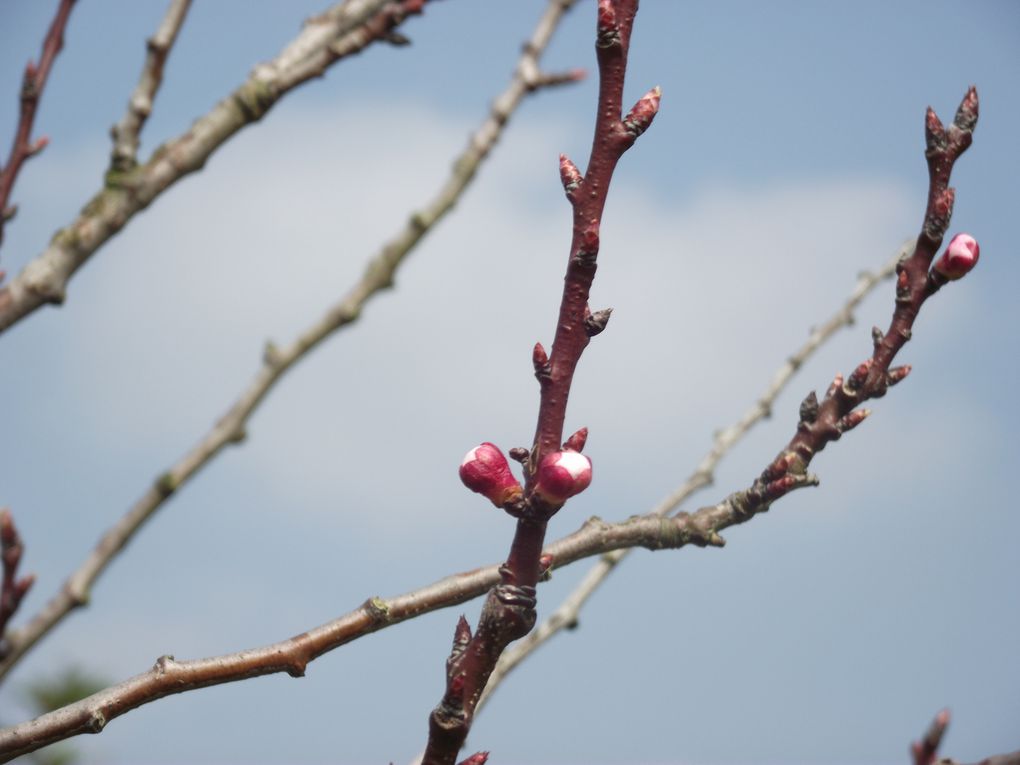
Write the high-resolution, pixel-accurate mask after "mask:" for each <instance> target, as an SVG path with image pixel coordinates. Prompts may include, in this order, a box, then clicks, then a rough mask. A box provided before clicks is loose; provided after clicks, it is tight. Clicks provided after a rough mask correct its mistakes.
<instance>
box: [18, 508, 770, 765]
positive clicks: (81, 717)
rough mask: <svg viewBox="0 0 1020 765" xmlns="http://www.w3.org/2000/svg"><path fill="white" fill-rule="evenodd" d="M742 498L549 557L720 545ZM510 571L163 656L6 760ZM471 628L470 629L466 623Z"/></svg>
mask: <svg viewBox="0 0 1020 765" xmlns="http://www.w3.org/2000/svg"><path fill="white" fill-rule="evenodd" d="M742 494H743V492H739V493H738V494H735V495H731V496H730V497H727V498H726V499H724V500H723V501H722V502H720V503H718V504H716V505H709V506H707V507H703V508H701V509H700V510H698V511H697V512H694V513H681V514H680V515H678V516H677V517H674V518H659V517H656V516H639V517H633V518H630V519H628V520H626V521H623V522H621V523H616V524H611V523H606V522H605V521H603V520H601V519H600V518H595V517H592V518H589V519H588V520H587V521H585V522H584V524H583V525H582V526H581V527H580V528H579V529H578V530H577V531H575V532H574V533H573V534H570V535H569V536H566V537H564V538H563V539H560V540H558V541H557V542H554V543H552V544H550V545H549V546H548V547H546V549H545V553H544V556H543V557H545V556H548V558H549V559H552V560H555V561H556V565H557V567H562V566H567V565H569V564H571V563H573V562H575V561H578V560H581V559H583V558H589V557H591V556H593V555H601V554H603V553H607V552H612V551H613V550H619V549H623V548H627V547H644V548H646V549H648V550H666V549H679V548H681V547H686V546H687V545H692V544H693V545H695V546H697V547H705V546H710V545H719V544H721V538H720V537H719V536H718V533H717V532H718V531H721V530H723V529H725V528H727V527H729V526H733V525H736V524H740V523H744V522H746V521H748V520H750V519H751V518H752V517H753V515H754V513H753V512H746V509H745V506H744V505H743V504H741V495H742ZM504 568H505V567H504V566H495V565H493V566H487V567H485V568H479V569H474V570H471V571H465V572H462V573H459V574H453V575H451V576H448V577H445V578H444V579H440V580H439V581H437V582H434V583H433V584H431V585H428V586H426V587H422V588H420V589H417V590H413V591H411V592H408V593H405V594H403V595H398V596H396V597H392V598H380V597H373V598H369V599H368V600H366V601H365V602H364V603H363V604H362V605H361V606H359V607H358V608H356V609H355V610H353V611H351V612H349V613H347V614H345V615H343V616H341V617H339V618H338V619H334V620H333V621H330V622H327V623H326V624H323V625H321V626H318V627H314V628H312V629H310V630H306V631H304V632H301V633H300V634H298V635H295V636H294V637H291V638H289V639H286V640H282V641H280V642H277V643H273V644H270V645H266V646H262V647H259V648H252V649H248V650H244V651H239V652H237V653H232V654H225V655H222V656H214V657H210V658H205V659H195V660H190V661H175V660H174V659H173V658H172V657H160V659H159V660H157V662H156V664H155V665H154V666H153V668H152V669H150V670H149V671H148V672H144V673H142V674H140V675H136V676H135V677H132V678H130V679H128V680H125V681H124V682H122V683H119V684H117V685H114V686H110V687H109V688H106V689H104V690H102V691H100V692H98V693H96V694H93V695H92V696H89V697H88V698H85V699H82V700H81V701H79V702H76V703H75V704H71V705H69V706H66V707H63V708H61V709H58V710H55V711H53V712H50V713H48V714H45V715H42V716H41V717H38V718H36V719H34V720H30V721H28V722H24V723H20V724H18V725H14V726H11V727H9V728H5V729H3V730H0V762H7V761H9V760H11V759H13V758H14V757H17V756H19V755H21V754H25V753H27V752H31V751H35V750H36V749H40V748H41V747H43V746H48V745H49V744H52V743H56V742H57V741H62V740H64V739H67V738H70V737H72V736H76V735H79V734H82V733H98V732H100V731H101V730H102V729H103V727H104V726H105V725H106V723H108V722H109V721H110V720H113V719H114V718H116V717H120V716H121V715H123V714H125V713H126V712H129V711H130V710H132V709H135V708H136V707H139V706H142V705H143V704H148V703H150V702H153V701H156V700H157V699H161V698H163V697H164V696H169V695H171V694H175V693H184V692H186V691H192V690H197V689H199V688H205V687H208V686H212V685H220V684H222V683H230V682H236V681H239V680H246V679H248V678H251V677H260V676H262V675H269V674H275V673H280V672H286V673H287V674H289V675H291V676H292V677H300V676H302V675H303V674H304V672H305V668H306V667H307V665H308V664H309V663H310V662H312V661H314V660H315V659H317V658H318V657H319V656H322V655H323V654H325V653H328V652H329V651H332V650H334V649H336V648H339V647H340V646H342V645H345V644H347V643H350V642H352V641H354V640H357V639H358V638H360V637H364V636H365V635H369V634H371V633H373V632H377V631H379V630H381V629H384V628H386V627H390V626H393V625H395V624H399V623H400V622H404V621H407V620H409V619H414V618H417V617H419V616H422V615H423V614H426V613H430V612H432V611H436V610H439V609H441V608H448V607H450V606H456V605H460V604H462V603H466V602H468V601H469V600H473V599H474V598H477V597H478V596H480V595H482V594H484V593H486V592H488V591H490V590H491V589H492V588H493V587H494V585H496V584H498V583H499V582H500V581H502V578H501V570H503V569H504ZM465 624H466V623H465Z"/></svg>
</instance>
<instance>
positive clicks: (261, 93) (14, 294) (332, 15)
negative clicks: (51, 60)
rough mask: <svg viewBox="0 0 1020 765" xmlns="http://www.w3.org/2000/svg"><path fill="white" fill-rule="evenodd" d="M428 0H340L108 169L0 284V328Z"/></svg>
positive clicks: (56, 294) (57, 299)
mask: <svg viewBox="0 0 1020 765" xmlns="http://www.w3.org/2000/svg"><path fill="white" fill-rule="evenodd" d="M426 2H427V0H345V2H342V3H339V4H337V5H335V6H333V7H332V8H331V9H329V10H328V11H326V12H325V13H323V14H321V15H319V16H316V17H314V18H312V19H309V20H308V21H307V22H306V23H305V26H304V29H303V30H302V31H301V33H300V34H299V35H298V36H297V37H296V38H295V39H294V40H293V41H292V42H291V43H290V44H289V45H288V46H287V47H286V48H285V49H284V50H283V51H282V52H281V53H280V55H279V56H277V57H276V58H275V59H273V60H272V61H269V62H268V63H265V64H261V65H260V66H257V67H256V68H255V70H254V71H253V72H252V74H251V76H250V77H249V78H248V79H247V80H246V81H245V82H244V83H243V84H242V85H241V86H240V87H239V88H237V90H235V91H234V92H233V93H231V94H230V95H229V96H227V97H226V98H224V99H223V100H222V101H220V102H219V103H218V104H217V105H216V106H215V107H213V109H212V111H210V112H209V113H208V114H206V115H205V116H203V117H201V118H199V119H198V120H197V121H196V122H195V123H194V124H193V125H192V126H191V127H190V128H189V129H188V130H187V131H186V132H184V133H183V134H182V135H180V136H178V137H177V138H174V139H173V140H171V141H169V142H167V143H165V144H163V145H162V146H160V147H159V148H157V149H156V150H155V151H154V152H153V154H152V156H151V157H150V158H149V160H148V161H147V162H146V163H144V164H141V165H137V166H134V167H132V168H131V169H130V170H118V169H113V170H110V171H109V172H107V174H106V178H105V181H104V185H103V188H102V189H100V190H99V191H98V192H97V193H96V194H95V195H94V196H93V197H92V199H91V200H90V201H89V202H88V204H86V205H85V207H84V208H83V209H82V211H81V213H80V214H79V215H78V217H77V218H76V219H75V220H74V221H73V222H72V223H71V224H69V225H68V226H66V227H65V228H63V229H61V230H60V231H58V232H57V233H56V234H54V236H53V239H52V240H51V241H50V244H49V247H47V248H46V250H44V251H43V252H42V253H40V254H39V255H38V256H36V257H35V258H34V259H32V260H31V261H30V262H29V263H28V264H27V265H26V266H25V268H24V269H22V271H21V273H19V274H18V275H17V276H16V277H15V278H13V279H12V280H11V281H10V283H9V284H7V285H6V286H5V287H3V288H0V331H3V330H5V329H7V328H8V327H10V326H11V325H13V324H15V323H16V322H18V321H19V320H21V319H23V318H24V317H25V316H27V315H29V314H30V313H32V312H33V311H35V310H36V309H37V308H39V307H40V306H42V305H45V304H47V303H50V304H55V305H59V304H60V303H62V302H63V301H64V297H65V295H66V291H67V283H68V281H70V279H71V277H72V276H73V275H74V274H75V272H77V270H78V269H79V268H81V267H82V266H83V265H85V263H86V262H87V261H88V259H89V258H91V257H92V255H93V253H95V252H96V250H98V249H99V248H100V247H101V246H102V245H103V244H105V243H106V242H107V241H108V240H109V239H110V237H112V236H113V235H114V234H116V233H117V232H118V231H120V230H121V229H122V228H123V227H124V226H125V225H127V223H128V221H130V220H131V219H132V218H133V217H134V216H135V215H136V214H137V213H138V212H140V211H141V210H143V209H145V208H146V207H148V206H149V205H150V204H152V202H154V201H155V200H156V199H157V198H158V197H159V196H160V195H161V194H162V193H163V192H164V191H166V190H167V189H168V188H169V187H170V186H172V185H173V184H175V183H176V182H177V181H179V180H180V179H181V178H183V177H185V176H186V175H188V174H190V173H193V172H195V171H197V170H200V169H201V168H202V167H203V165H205V163H206V161H207V160H208V159H209V157H210V156H211V155H212V153H213V152H214V151H216V149H218V148H219V147H220V146H221V145H223V143H224V142H226V141H227V140H228V139H229V138H231V137H232V136H233V135H234V134H236V133H237V132H238V131H239V130H241V128H243V127H246V126H247V125H251V124H252V123H254V122H257V121H258V120H259V119H261V118H262V117H263V116H264V115H265V114H266V112H268V111H269V110H270V109H271V108H272V107H273V105H274V104H275V103H276V102H277V101H278V100H279V99H280V98H281V97H282V96H284V95H285V94H287V93H289V92H290V91H291V90H293V89H294V88H296V87H297V86H298V85H301V84H302V83H304V82H307V81H308V80H309V79H311V78H313V77H318V76H320V75H322V73H323V72H325V70H326V69H327V68H328V67H329V66H331V65H332V64H334V63H335V62H336V61H338V60H340V59H341V58H344V57H347V56H350V55H353V54H355V53H358V52H360V51H361V50H363V49H364V48H365V47H367V46H368V45H369V44H371V43H372V42H375V41H377V40H382V41H387V40H388V38H389V36H390V34H391V33H392V32H393V30H394V29H395V28H396V27H397V26H399V25H400V24H401V23H402V22H403V21H404V20H405V19H406V18H407V17H408V16H409V15H411V14H416V13H421V11H422V8H423V7H424V4H425V3H426Z"/></svg>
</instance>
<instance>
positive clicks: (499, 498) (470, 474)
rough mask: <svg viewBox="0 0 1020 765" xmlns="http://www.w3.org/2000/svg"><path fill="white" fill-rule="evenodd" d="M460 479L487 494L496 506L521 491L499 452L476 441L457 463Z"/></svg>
mask: <svg viewBox="0 0 1020 765" xmlns="http://www.w3.org/2000/svg"><path fill="white" fill-rule="evenodd" d="M460 480H461V481H463V483H464V485H465V486H467V487H468V488H469V489H471V491H474V492H478V493H479V494H482V495H483V496H485V497H487V498H488V500H489V501H490V502H492V504H494V505H495V506H496V507H503V505H505V504H506V503H507V502H512V501H513V500H516V499H519V498H520V496H521V494H522V493H523V490H522V489H521V485H520V483H518V481H517V479H516V478H514V476H513V473H511V472H510V465H509V464H507V461H506V457H504V456H503V452H501V451H500V450H499V447H498V446H496V445H495V444H490V443H488V442H486V443H484V444H479V445H478V446H476V447H475V448H474V449H472V450H471V451H469V452H468V453H467V454H466V455H464V460H463V461H462V462H461V463H460Z"/></svg>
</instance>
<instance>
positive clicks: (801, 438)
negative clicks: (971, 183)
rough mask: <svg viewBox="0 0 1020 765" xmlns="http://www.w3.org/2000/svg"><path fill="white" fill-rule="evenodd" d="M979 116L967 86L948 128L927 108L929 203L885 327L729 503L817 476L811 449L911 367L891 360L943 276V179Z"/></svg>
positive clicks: (746, 505)
mask: <svg viewBox="0 0 1020 765" xmlns="http://www.w3.org/2000/svg"><path fill="white" fill-rule="evenodd" d="M977 118H978V96H977V90H976V89H975V88H974V87H973V86H972V87H971V88H970V89H968V91H967V94H966V95H965V96H964V98H963V101H962V102H961V103H960V107H959V109H958V110H957V112H956V117H955V119H954V120H953V123H952V125H950V126H949V128H948V129H946V128H944V127H943V126H942V123H941V122H939V119H938V117H937V116H935V112H934V111H933V110H932V109H931V107H929V108H928V112H927V115H926V118H925V136H926V141H927V148H926V151H925V157H926V158H927V160H928V179H929V182H928V203H927V208H926V211H925V216H924V223H923V225H922V227H921V233H920V235H919V236H918V238H917V244H916V245H915V247H914V250H913V252H912V253H911V254H910V255H909V256H907V257H905V258H904V259H903V260H901V261H900V263H899V264H898V265H897V266H896V274H897V280H896V307H895V310H894V311H893V317H892V321H891V322H890V324H889V328H888V329H887V330H886V331H885V332H884V333H883V332H882V331H881V330H880V329H879V328H878V327H875V328H874V329H872V339H873V342H874V350H873V353H872V355H871V357H870V358H868V359H865V361H864V362H862V363H861V364H859V365H858V366H857V368H856V369H855V370H854V371H853V372H852V373H851V374H850V375H849V376H848V377H847V378H846V379H845V380H844V378H843V376H842V375H836V378H835V379H834V380H833V381H832V384H831V385H830V386H829V389H828V391H827V392H826V394H825V396H824V398H823V400H822V401H821V402H819V400H818V397H817V396H816V394H815V392H814V391H812V392H811V393H809V394H808V396H807V398H805V399H804V401H803V403H802V404H801V406H800V421H799V422H798V424H797V433H796V434H795V435H794V436H793V438H792V439H791V440H790V442H789V443H788V444H787V446H786V447H785V448H784V449H783V450H782V451H781V452H780V453H779V455H778V456H777V457H776V459H775V460H774V461H773V462H772V464H771V465H769V466H768V467H767V468H766V469H765V471H764V472H763V473H762V474H761V476H759V477H758V478H757V479H756V480H755V481H754V483H753V484H752V485H751V487H750V488H749V489H747V490H745V491H743V492H737V493H736V494H734V495H731V497H730V498H729V499H728V500H727V501H733V502H735V504H736V506H737V508H738V509H739V510H740V512H742V513H747V514H754V513H758V512H764V511H765V510H767V509H768V508H769V505H770V504H771V503H772V502H773V501H774V500H775V499H778V498H779V497H781V496H783V495H784V494H786V493H787V492H789V491H790V490H791V489H795V488H798V487H801V486H805V485H810V484H814V483H817V480H818V479H817V478H815V477H814V476H812V475H810V474H809V473H808V472H807V468H808V465H809V464H810V463H811V460H812V459H813V458H814V456H815V455H816V454H817V453H818V452H820V451H821V450H822V449H824V448H825V446H826V445H827V444H828V443H829V442H830V441H835V440H837V439H839V438H840V436H842V435H843V433H845V432H846V431H848V430H851V429H852V428H854V427H856V426H857V425H859V424H860V423H861V422H862V421H863V420H864V419H865V418H866V417H867V416H868V414H870V412H869V411H868V410H867V409H860V408H858V407H859V406H860V405H861V404H863V403H864V402H866V401H868V400H870V399H875V398H880V397H882V396H884V395H885V394H886V391H887V390H888V389H889V388H890V387H891V386H893V385H895V384H896V383H898V382H900V381H901V380H903V379H904V378H905V377H906V376H907V375H908V374H909V373H910V367H909V366H901V367H892V366H891V364H892V361H893V359H894V358H895V357H896V354H897V353H898V352H899V350H900V349H901V348H902V347H903V346H904V344H906V342H907V341H908V340H909V339H910V337H911V335H912V333H913V328H914V321H915V320H916V319H917V315H918V313H919V312H920V310H921V306H922V305H923V304H924V302H925V301H926V300H927V299H928V298H930V297H931V296H932V295H934V294H935V293H936V292H937V291H938V290H939V289H941V288H942V287H943V286H944V285H945V284H946V283H947V281H948V279H947V278H946V276H944V275H943V274H942V273H941V272H940V271H939V270H938V269H934V268H932V267H931V266H932V260H933V259H934V258H935V254H936V253H937V252H938V249H939V247H940V246H941V245H942V239H943V237H944V236H945V233H946V229H947V228H948V227H949V221H950V218H951V217H952V213H953V199H954V195H955V190H954V189H952V188H951V187H950V186H949V177H950V174H951V173H952V170H953V165H954V163H955V162H956V160H957V159H958V158H959V157H960V155H961V154H963V152H964V151H966V149H967V147H968V146H970V144H971V140H972V138H973V131H974V127H975V125H976V124H977Z"/></svg>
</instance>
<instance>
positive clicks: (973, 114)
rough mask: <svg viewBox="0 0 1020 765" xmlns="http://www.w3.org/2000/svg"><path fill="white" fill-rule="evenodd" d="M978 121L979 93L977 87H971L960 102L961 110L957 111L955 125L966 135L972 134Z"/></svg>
mask: <svg viewBox="0 0 1020 765" xmlns="http://www.w3.org/2000/svg"><path fill="white" fill-rule="evenodd" d="M977 121H978V93H977V87H976V86H974V85H971V86H970V87H969V88H968V89H967V93H966V94H965V95H964V97H963V100H962V101H961V102H960V106H959V108H958V109H957V110H956V116H955V117H953V125H954V126H956V128H957V129H959V130H961V131H963V132H965V133H971V132H973V131H974V127H975V126H976V125H977Z"/></svg>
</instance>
